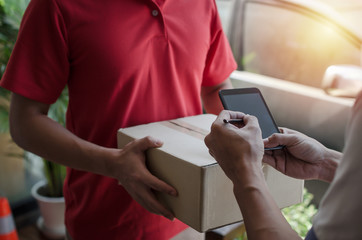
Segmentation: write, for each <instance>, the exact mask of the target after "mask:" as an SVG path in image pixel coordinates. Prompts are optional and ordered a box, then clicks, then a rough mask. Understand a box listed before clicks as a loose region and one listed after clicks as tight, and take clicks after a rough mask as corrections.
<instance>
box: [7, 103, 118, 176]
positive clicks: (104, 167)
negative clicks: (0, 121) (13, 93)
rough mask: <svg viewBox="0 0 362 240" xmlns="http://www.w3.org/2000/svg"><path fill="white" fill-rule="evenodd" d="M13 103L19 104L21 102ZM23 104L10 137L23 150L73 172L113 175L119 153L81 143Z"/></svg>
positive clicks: (12, 121)
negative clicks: (69, 168) (82, 171)
mask: <svg viewBox="0 0 362 240" xmlns="http://www.w3.org/2000/svg"><path fill="white" fill-rule="evenodd" d="M18 98H19V97H18ZM13 100H14V101H15V103H14V104H18V102H17V100H19V99H17V98H15V99H14V98H13ZM20 104H21V105H19V106H18V107H16V108H15V109H12V110H11V112H10V128H11V135H12V137H13V139H14V141H15V142H16V143H17V144H18V145H19V146H20V147H22V148H24V149H25V150H27V151H30V152H33V153H35V154H37V155H39V156H41V157H43V158H45V159H47V160H49V161H54V162H57V163H60V164H63V165H66V166H69V167H71V168H75V169H79V170H84V171H89V172H93V173H97V174H102V175H107V176H112V175H113V173H112V172H111V171H110V170H111V169H113V168H112V164H113V163H112V161H113V159H115V156H116V154H119V153H118V152H119V150H117V149H107V148H104V147H101V146H98V145H95V144H92V143H90V142H87V141H85V140H83V139H80V138H79V137H77V136H75V135H74V134H73V133H71V132H70V131H68V130H67V129H65V128H64V127H63V126H61V125H60V124H58V123H57V122H55V121H53V120H52V119H50V118H49V117H48V116H47V115H46V114H45V112H46V111H45V112H41V111H38V110H36V108H33V107H29V105H27V104H23V103H22V102H21V101H20Z"/></svg>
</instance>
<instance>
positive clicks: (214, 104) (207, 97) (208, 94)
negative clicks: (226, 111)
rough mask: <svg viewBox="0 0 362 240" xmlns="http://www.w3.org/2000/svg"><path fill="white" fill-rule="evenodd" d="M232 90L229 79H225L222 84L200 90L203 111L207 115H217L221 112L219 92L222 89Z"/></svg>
mask: <svg viewBox="0 0 362 240" xmlns="http://www.w3.org/2000/svg"><path fill="white" fill-rule="evenodd" d="M230 88H232V85H231V81H230V79H229V78H228V79H226V80H225V81H224V82H222V83H220V84H219V85H216V86H211V87H202V88H201V99H202V103H203V106H204V109H205V111H206V112H208V113H213V114H216V115H218V114H219V113H220V111H221V110H223V107H222V104H221V101H220V98H219V91H220V90H222V89H230Z"/></svg>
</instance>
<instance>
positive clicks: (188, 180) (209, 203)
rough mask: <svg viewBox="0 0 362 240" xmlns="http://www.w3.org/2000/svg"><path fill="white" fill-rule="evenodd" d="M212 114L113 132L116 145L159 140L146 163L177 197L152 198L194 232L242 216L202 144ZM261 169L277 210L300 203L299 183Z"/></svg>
mask: <svg viewBox="0 0 362 240" xmlns="http://www.w3.org/2000/svg"><path fill="white" fill-rule="evenodd" d="M215 118H216V116H215V115H212V114H203V115H198V116H192V117H186V118H180V119H175V120H170V121H163V122H155V123H150V124H144V125H139V126H135V127H129V128H123V129H119V131H118V147H119V148H122V147H123V146H125V145H126V144H127V143H128V142H130V141H132V140H133V139H139V138H143V137H146V136H152V137H155V138H157V139H160V140H162V141H163V142H164V145H163V146H162V147H161V148H156V149H151V150H149V151H147V165H148V168H149V169H150V171H151V172H152V173H153V174H154V175H156V176H157V177H159V178H160V179H162V180H164V181H165V182H167V183H168V184H170V185H171V186H173V187H175V188H176V189H177V191H178V194H179V195H178V197H176V198H175V197H171V196H168V195H166V194H158V198H159V199H160V201H162V202H164V203H165V205H167V206H168V207H169V208H170V209H171V210H172V211H173V213H174V214H175V216H176V218H178V219H179V220H181V221H182V222H184V223H185V224H187V225H189V226H190V227H192V228H194V229H196V230H197V231H199V232H205V231H207V230H209V229H212V228H217V227H220V226H224V225H227V224H230V223H234V222H237V221H240V220H242V216H241V213H240V210H239V207H238V205H237V202H236V200H235V197H234V195H233V190H232V183H231V181H230V180H229V179H228V178H227V177H226V175H225V174H224V172H223V171H222V169H221V168H220V166H219V165H218V164H217V163H216V161H215V160H214V159H213V158H212V157H211V156H210V155H209V151H208V149H207V147H206V146H205V143H204V137H205V136H206V135H207V133H208V132H209V131H210V126H211V124H212V123H213V121H214V120H215ZM263 171H264V175H265V179H266V181H267V184H268V186H269V189H270V191H271V194H272V195H273V197H274V199H275V200H276V202H277V204H278V206H279V207H280V208H283V207H287V206H290V205H293V204H296V203H300V202H301V200H302V196H303V184H304V182H303V181H301V180H296V179H293V178H289V177H287V176H284V175H283V174H281V173H279V172H277V171H276V170H274V169H273V168H272V167H270V166H267V165H265V166H264V167H263Z"/></svg>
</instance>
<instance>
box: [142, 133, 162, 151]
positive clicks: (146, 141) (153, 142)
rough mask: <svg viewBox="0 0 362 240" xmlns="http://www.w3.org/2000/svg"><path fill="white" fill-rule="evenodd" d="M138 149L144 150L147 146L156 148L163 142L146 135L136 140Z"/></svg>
mask: <svg viewBox="0 0 362 240" xmlns="http://www.w3.org/2000/svg"><path fill="white" fill-rule="evenodd" d="M136 143H137V146H138V149H139V150H140V151H146V150H147V149H149V148H158V147H161V146H162V145H163V142H162V141H161V140H159V139H156V138H153V137H150V136H147V137H144V138H141V139H138V140H136Z"/></svg>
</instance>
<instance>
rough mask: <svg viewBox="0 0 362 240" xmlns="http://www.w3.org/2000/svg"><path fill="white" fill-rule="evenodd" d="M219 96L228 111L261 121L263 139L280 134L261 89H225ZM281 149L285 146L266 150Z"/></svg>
mask: <svg viewBox="0 0 362 240" xmlns="http://www.w3.org/2000/svg"><path fill="white" fill-rule="evenodd" d="M219 96H220V99H221V102H222V105H223V106H224V108H225V109H226V110H231V111H239V112H243V113H246V114H250V115H253V116H255V117H256V118H257V119H258V121H259V125H260V128H261V132H262V137H263V138H267V137H269V136H270V135H272V134H273V133H279V132H280V131H279V129H278V127H277V125H276V123H275V121H274V118H273V116H272V115H271V113H270V110H269V108H268V106H267V104H266V102H265V100H264V98H263V96H262V94H261V92H260V90H259V89H257V88H235V89H224V90H221V91H220V92H219ZM281 148H283V146H281V145H280V146H276V147H273V148H266V149H265V150H274V149H281Z"/></svg>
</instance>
